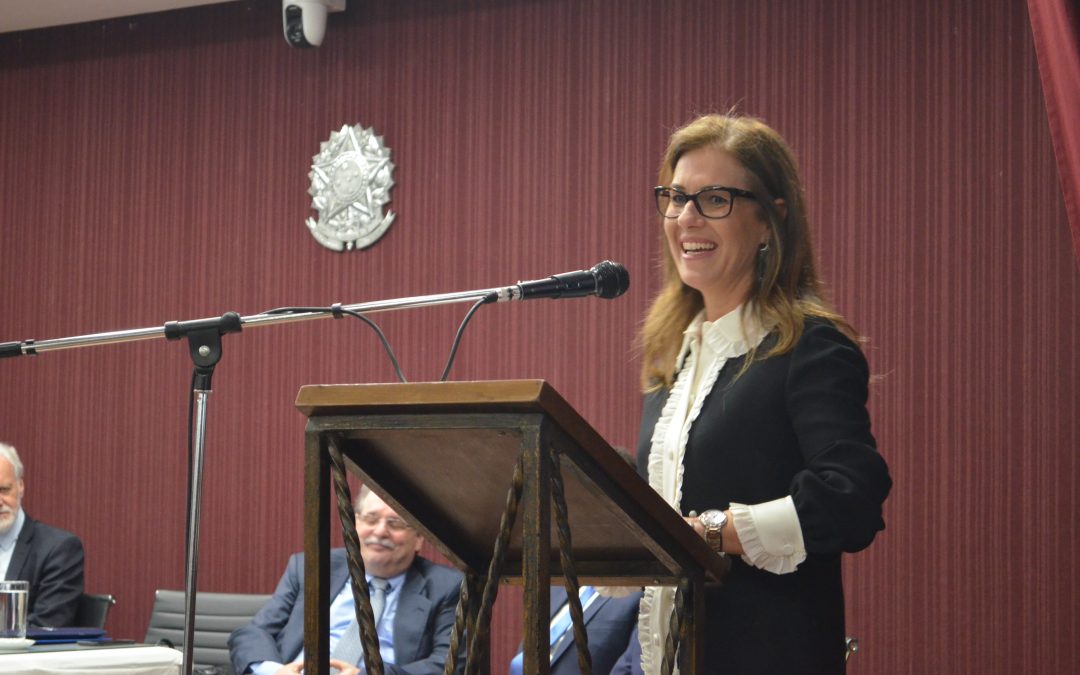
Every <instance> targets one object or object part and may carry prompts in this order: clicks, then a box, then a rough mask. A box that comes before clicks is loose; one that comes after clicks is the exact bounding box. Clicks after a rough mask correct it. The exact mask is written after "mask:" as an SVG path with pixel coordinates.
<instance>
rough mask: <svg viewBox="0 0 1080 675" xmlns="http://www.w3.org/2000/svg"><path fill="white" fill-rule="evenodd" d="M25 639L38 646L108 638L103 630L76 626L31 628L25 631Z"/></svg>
mask: <svg viewBox="0 0 1080 675" xmlns="http://www.w3.org/2000/svg"><path fill="white" fill-rule="evenodd" d="M26 637H27V638H29V639H31V640H34V641H36V642H37V643H38V644H48V643H50V642H78V641H79V640H101V641H103V642H104V641H106V640H108V639H109V638H108V637H106V635H105V629H104V628H79V627H78V626H63V627H60V628H50V627H37V626H34V627H31V628H27V629H26Z"/></svg>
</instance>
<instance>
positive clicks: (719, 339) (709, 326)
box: [675, 305, 768, 370]
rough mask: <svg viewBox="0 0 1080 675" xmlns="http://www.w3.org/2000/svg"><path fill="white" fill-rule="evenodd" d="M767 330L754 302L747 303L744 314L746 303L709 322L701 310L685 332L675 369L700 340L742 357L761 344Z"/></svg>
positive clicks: (719, 352)
mask: <svg viewBox="0 0 1080 675" xmlns="http://www.w3.org/2000/svg"><path fill="white" fill-rule="evenodd" d="M767 333H768V331H767V330H765V329H764V327H762V325H761V322H760V321H758V318H757V312H755V311H754V307H753V305H748V306H747V307H746V312H745V313H744V312H743V305H739V306H738V307H736V308H735V309H733V310H731V311H730V312H728V313H727V314H725V315H723V316H722V317H720V318H719V319H717V320H716V321H706V320H705V311H704V310H702V311H701V312H699V313H698V315H697V316H695V317H694V319H693V320H692V321H691V322H690V325H689V326H687V327H686V330H685V331H683V343H682V347H681V348H680V349H679V358H678V359H677V360H676V362H675V370H679V369H680V368H682V364H683V361H684V360H685V359H686V356H687V355H688V354H689V353H690V349H691V347H692V346H693V345H694V344H695V343H698V342H699V341H701V340H704V341H705V342H707V343H708V345H709V347H710V348H711V349H712V350H713V351H714V352H715V353H716V354H718V355H722V356H739V355H742V354H745V353H746V352H748V351H750V349H751V348H753V347H756V346H757V345H759V344H761V340H762V339H763V338H764V337H765V335H766V334H767Z"/></svg>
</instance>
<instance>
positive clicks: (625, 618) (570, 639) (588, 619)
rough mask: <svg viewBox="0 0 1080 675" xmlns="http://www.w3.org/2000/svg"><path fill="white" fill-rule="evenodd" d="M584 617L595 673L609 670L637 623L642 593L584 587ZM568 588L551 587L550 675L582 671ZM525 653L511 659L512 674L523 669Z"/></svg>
mask: <svg viewBox="0 0 1080 675" xmlns="http://www.w3.org/2000/svg"><path fill="white" fill-rule="evenodd" d="M579 595H580V597H581V606H582V610H583V611H582V619H583V620H584V622H585V633H586V635H587V636H588V639H589V655H590V656H591V657H592V671H593V672H594V673H598V674H600V673H609V672H611V669H612V667H613V666H614V665H615V661H616V660H618V658H619V656H620V655H622V654H623V652H624V651H626V647H627V644H628V642H629V639H630V634H631V633H632V632H633V630H634V627H635V626H637V618H638V604H639V602H640V600H641V593H640V592H634V593H632V594H630V595H627V596H621V597H608V596H607V595H605V594H603V592H602V591H601V592H598V589H595V588H592V587H589V586H582V587H581V593H580V594H579ZM568 607H569V606H568V603H567V601H566V590H565V589H564V588H562V587H561V586H555V587H552V589H551V624H550V625H551V628H552V630H551V634H550V636H549V637H550V640H551V651H550V658H551V675H576V673H579V672H580V669H579V668H578V660H577V643H575V642H574V633H573V627H572V626H571V624H570V623H569V615H568V614H569V609H568ZM522 661H523V654H522V653H521V652H518V653H517V655H516V656H515V657H514V659H513V660H512V661H511V662H510V675H520V673H521V672H522Z"/></svg>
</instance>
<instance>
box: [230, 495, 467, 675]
mask: <svg viewBox="0 0 1080 675" xmlns="http://www.w3.org/2000/svg"><path fill="white" fill-rule="evenodd" d="M356 531H357V534H359V535H360V554H361V557H362V558H363V559H364V568H365V571H366V572H367V575H368V582H369V589H370V590H369V593H370V595H371V599H372V607H373V609H374V611H375V614H376V619H375V623H376V627H377V632H378V634H379V652H380V653H381V654H382V657H383V662H384V665H385V672H386V673H388V674H389V673H397V674H399V675H427V674H430V675H441V674H442V672H443V667H444V665H445V663H446V659H447V655H448V653H449V649H450V629H451V628H452V627H453V624H454V611H455V609H456V607H457V601H458V593H459V592H460V588H461V573H460V572H458V571H457V570H454V569H451V568H449V567H446V566H444V565H437V564H435V563H433V562H430V561H428V560H425V559H424V558H421V557H420V556H418V555H417V552H418V551H419V550H420V547H421V545H422V544H423V541H424V540H423V537H421V536H420V535H419V534H417V532H416V530H414V529H413V528H412V527H411V526H410V525H409V524H408V523H406V522H405V521H404V520H402V519H401V518H400V517H399V516H398V515H397V514H396V513H394V511H393V510H392V509H391V508H390V507H389V506H387V504H386V503H385V502H383V500H382V499H381V498H379V496H378V495H376V494H375V493H373V492H371V491H370V490H368V489H367V488H366V487H364V488H361V490H360V494H359V496H358V497H357V500H356ZM348 581H349V571H348V567H347V564H346V559H345V550H344V549H334V550H333V551H331V552H330V599H331V605H330V663H331V665H332V666H333V667H335V668H338V669H340V671H341V673H342V675H352V674H354V673H357V672H359V671H358V669H357V668H356V667H355V666H356V665H358V664H360V663H363V657H362V656H361V654H360V652H359V649H358V644H359V643H358V638H357V636H358V633H357V627H356V621H355V604H354V602H353V597H352V592H351V590H350V586H349V583H348ZM380 589H382V590H380ZM303 641H304V557H303V554H302V553H298V554H296V555H293V556H292V557H291V558H290V559H289V563H288V565H287V566H286V568H285V574H284V575H283V576H282V577H281V581H280V582H279V583H278V587H277V590H275V591H274V595H273V597H272V598H271V599H270V600H269V601H268V602H267V603H266V606H264V607H263V608H262V609H261V610H259V613H258V614H256V615H255V618H254V619H252V621H251V623H249V624H248V625H247V626H244V627H243V628H240V629H238V630H236V631H235V632H234V633H233V634H232V635H231V636H229V651H230V657H231V659H232V664H233V668H234V669H235V670H236V672H237V673H240V674H241V675H242V674H244V673H254V674H255V675H264V674H274V675H285V674H288V673H300V672H302V668H303V665H304V664H303V654H302V651H301V650H302V649H303V646H304V645H303Z"/></svg>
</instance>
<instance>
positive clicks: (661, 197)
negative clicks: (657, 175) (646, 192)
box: [653, 185, 757, 219]
mask: <svg viewBox="0 0 1080 675" xmlns="http://www.w3.org/2000/svg"><path fill="white" fill-rule="evenodd" d="M653 193H655V195H656V210H657V211H659V212H660V215H662V216H663V217H665V218H678V217H679V216H680V215H682V212H683V209H685V208H686V205H687V204H689V203H690V202H693V203H694V206H696V207H697V210H698V213H700V214H701V215H703V216H705V217H706V218H712V219H719V218H727V217H728V216H729V215H731V209H732V207H733V206H734V204H735V198H736V197H743V198H746V199H757V196H756V195H755V194H754V193H753V192H750V191H749V190H742V189H739V188H733V187H726V186H724V185H710V186H709V187H705V188H701V189H700V190H698V191H697V192H695V193H694V194H690V195H688V194H686V193H685V192H683V191H682V190H680V189H679V188H673V187H668V186H666V185H657V186H656V187H654V188H653Z"/></svg>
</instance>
